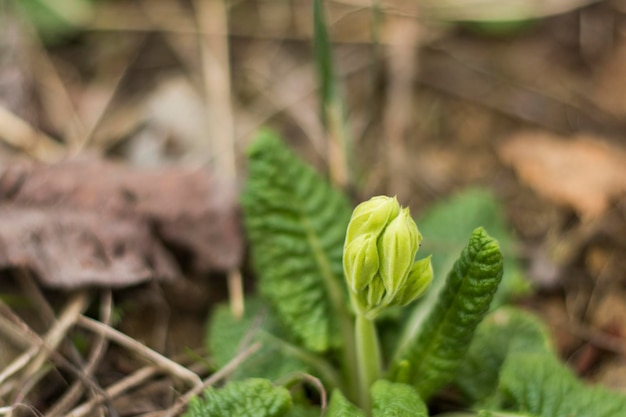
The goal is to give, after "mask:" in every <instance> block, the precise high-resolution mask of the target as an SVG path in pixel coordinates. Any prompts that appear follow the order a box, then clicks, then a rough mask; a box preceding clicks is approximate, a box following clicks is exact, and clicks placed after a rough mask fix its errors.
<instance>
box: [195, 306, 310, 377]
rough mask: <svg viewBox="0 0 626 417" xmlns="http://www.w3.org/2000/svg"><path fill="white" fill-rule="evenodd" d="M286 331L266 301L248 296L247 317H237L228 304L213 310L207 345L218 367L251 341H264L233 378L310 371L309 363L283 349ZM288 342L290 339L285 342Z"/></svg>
mask: <svg viewBox="0 0 626 417" xmlns="http://www.w3.org/2000/svg"><path fill="white" fill-rule="evenodd" d="M285 336H286V333H285V331H284V329H283V328H282V327H281V326H280V324H279V322H278V321H277V320H276V319H275V317H274V316H273V314H272V312H271V311H270V310H269V309H268V308H267V306H266V305H265V303H264V302H263V301H262V300H260V299H256V298H250V299H247V300H246V312H245V315H244V317H242V318H235V317H234V316H233V315H232V313H231V311H230V306H229V305H228V304H221V305H219V306H218V307H217V308H216V309H215V310H214V312H213V314H212V316H211V320H210V322H209V326H208V331H207V335H206V346H207V347H208V349H209V352H210V353H211V357H212V358H213V360H214V361H215V364H216V365H217V366H218V367H222V366H224V365H226V364H227V363H228V362H229V361H230V360H231V359H233V358H234V357H235V356H236V355H237V352H238V351H240V349H241V347H242V346H241V345H242V343H244V342H245V343H246V344H247V345H249V344H251V343H254V342H257V341H260V342H262V348H261V349H260V351H258V352H257V353H256V354H254V355H253V356H252V357H250V358H248V360H247V361H246V363H245V366H240V367H238V368H237V369H236V370H235V372H234V373H233V375H232V376H231V378H232V379H244V378H250V377H261V378H267V379H270V380H276V379H278V378H281V377H284V376H285V375H288V374H290V373H292V372H297V371H301V372H307V371H308V370H309V367H308V366H307V365H306V364H305V363H303V362H302V361H300V360H299V359H297V358H296V357H294V356H293V355H289V354H288V353H286V352H285V351H284V350H283V349H282V346H283V345H282V344H281V341H280V339H279V338H280V337H285ZM282 343H287V342H282Z"/></svg>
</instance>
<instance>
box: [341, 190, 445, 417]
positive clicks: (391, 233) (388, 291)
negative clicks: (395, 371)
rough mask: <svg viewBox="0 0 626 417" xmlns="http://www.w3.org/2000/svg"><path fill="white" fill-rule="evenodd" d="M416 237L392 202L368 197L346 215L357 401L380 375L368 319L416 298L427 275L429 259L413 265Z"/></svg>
mask: <svg viewBox="0 0 626 417" xmlns="http://www.w3.org/2000/svg"><path fill="white" fill-rule="evenodd" d="M421 241H422V236H421V235H420V233H419V231H418V229H417V225H416V224H415V222H414V221H413V219H412V218H411V215H410V213H409V209H408V208H401V207H400V205H399V204H398V200H397V199H396V198H390V197H386V196H379V197H373V198H372V199H370V200H369V201H366V202H364V203H361V204H360V205H359V206H357V208H356V209H355V210H354V212H353V213H352V218H351V219H350V223H349V224H348V230H347V232H346V241H345V245H344V252H343V269H344V275H345V278H346V283H347V286H348V291H349V293H350V301H351V303H352V307H353V309H354V312H355V315H356V324H355V341H356V352H355V354H356V357H357V365H358V376H357V379H358V382H359V385H358V389H359V399H360V403H361V404H362V405H363V406H364V407H365V408H366V409H367V408H368V407H369V389H370V387H371V386H372V385H373V384H374V382H375V381H376V380H378V379H379V378H380V377H381V372H382V361H381V353H380V347H379V341H378V337H377V334H376V325H375V324H374V320H375V319H376V317H377V316H378V315H379V314H380V313H381V312H383V311H384V310H385V309H386V308H388V307H390V306H394V305H398V306H405V305H407V304H409V303H410V302H411V301H413V300H415V299H416V298H417V297H419V296H420V295H421V294H422V293H423V292H424V291H425V290H426V288H427V287H428V285H429V284H430V281H431V280H432V277H433V270H432V266H431V262H430V257H429V258H425V259H422V260H419V261H414V259H415V255H416V254H417V250H418V249H419V246H420V243H421Z"/></svg>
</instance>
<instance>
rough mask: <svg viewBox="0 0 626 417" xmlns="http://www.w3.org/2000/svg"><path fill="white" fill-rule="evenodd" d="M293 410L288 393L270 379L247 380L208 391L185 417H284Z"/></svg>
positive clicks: (192, 405)
mask: <svg viewBox="0 0 626 417" xmlns="http://www.w3.org/2000/svg"><path fill="white" fill-rule="evenodd" d="M290 409H291V396H290V395H289V391H287V390H286V389H285V388H282V387H276V386H273V385H272V383H271V382H270V381H268V380H267V379H256V378H253V379H247V380H245V381H235V382H231V383H229V384H227V385H226V386H225V387H224V388H221V389H214V388H208V389H207V390H206V391H205V392H204V394H203V396H202V397H194V398H193V399H192V400H191V402H190V403H189V409H188V410H187V412H186V413H185V414H184V416H185V417H282V416H285V415H287V413H288V412H289V410H290Z"/></svg>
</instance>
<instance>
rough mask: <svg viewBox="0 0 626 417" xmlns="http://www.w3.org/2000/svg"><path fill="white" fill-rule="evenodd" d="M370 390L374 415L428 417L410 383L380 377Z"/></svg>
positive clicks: (424, 407) (422, 402)
mask: <svg viewBox="0 0 626 417" xmlns="http://www.w3.org/2000/svg"><path fill="white" fill-rule="evenodd" d="M371 392H372V399H373V401H374V407H373V415H374V417H428V410H427V408H426V404H424V401H422V398H421V397H420V395H419V394H418V393H417V391H416V390H415V388H413V387H412V386H410V385H407V384H401V383H398V382H395V383H394V382H389V381H386V380H384V379H381V380H378V381H376V382H375V383H374V385H372V389H371Z"/></svg>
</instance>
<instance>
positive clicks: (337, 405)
mask: <svg viewBox="0 0 626 417" xmlns="http://www.w3.org/2000/svg"><path fill="white" fill-rule="evenodd" d="M325 417H365V413H364V412H363V411H362V410H360V409H359V407H357V406H356V405H354V404H352V403H351V402H350V401H348V399H347V398H346V397H345V396H344V395H343V394H342V393H341V391H339V390H335V391H333V394H332V395H331V397H330V403H329V404H328V409H327V410H326V414H325Z"/></svg>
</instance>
